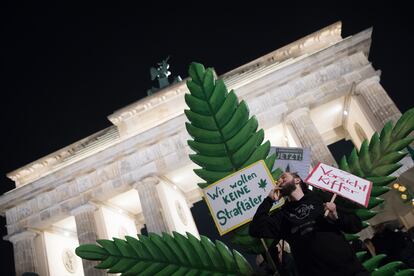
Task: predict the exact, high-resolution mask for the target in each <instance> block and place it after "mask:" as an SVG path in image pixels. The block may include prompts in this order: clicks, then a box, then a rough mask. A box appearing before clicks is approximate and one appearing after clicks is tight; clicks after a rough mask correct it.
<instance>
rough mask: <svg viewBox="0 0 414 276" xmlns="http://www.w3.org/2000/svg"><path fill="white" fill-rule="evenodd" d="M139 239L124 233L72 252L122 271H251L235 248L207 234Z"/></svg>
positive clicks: (111, 271)
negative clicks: (212, 239) (231, 248)
mask: <svg viewBox="0 0 414 276" xmlns="http://www.w3.org/2000/svg"><path fill="white" fill-rule="evenodd" d="M138 237H139V240H138V239H136V238H133V237H129V236H126V237H125V238H126V240H121V239H117V238H114V240H113V241H111V240H97V243H98V244H99V245H95V244H83V245H80V246H79V247H78V248H76V254H77V255H78V256H79V257H81V258H83V259H87V260H94V261H100V263H99V264H98V265H97V266H96V268H99V269H109V270H108V273H122V275H149V276H152V275H168V276H169V275H177V276H178V275H252V274H253V270H252V268H251V267H250V265H249V263H248V262H247V261H246V259H245V258H244V257H243V256H242V255H241V254H240V253H239V252H237V251H235V250H233V251H230V250H229V249H228V248H227V246H226V245H225V244H223V243H222V242H220V241H216V242H215V243H213V242H212V241H211V240H210V239H208V238H207V237H204V236H201V239H200V240H198V239H197V238H196V237H194V236H193V235H191V234H190V233H187V237H185V236H183V235H181V234H179V233H177V232H173V236H171V235H169V234H166V233H163V235H162V236H159V235H157V234H153V233H151V234H149V236H148V237H147V236H144V235H139V236H138Z"/></svg>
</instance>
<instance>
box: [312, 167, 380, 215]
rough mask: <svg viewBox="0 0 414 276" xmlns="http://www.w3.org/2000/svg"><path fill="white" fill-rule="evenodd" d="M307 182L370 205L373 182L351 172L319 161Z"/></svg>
mask: <svg viewBox="0 0 414 276" xmlns="http://www.w3.org/2000/svg"><path fill="white" fill-rule="evenodd" d="M305 182H306V183H308V184H310V185H312V186H315V187H316V188H320V189H322V190H326V191H329V192H332V193H335V194H337V195H340V196H343V197H345V198H347V199H349V200H352V201H354V202H356V203H358V204H361V205H364V206H365V207H367V206H368V201H369V196H370V194H371V189H372V182H370V181H368V180H366V179H363V178H360V177H358V176H356V175H353V174H350V173H349V172H345V171H342V170H340V169H337V168H335V167H331V166H328V165H325V164H323V163H319V164H318V165H316V167H315V168H314V169H313V170H312V172H311V173H310V174H309V176H308V177H307V178H306V180H305Z"/></svg>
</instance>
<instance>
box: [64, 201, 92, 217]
mask: <svg viewBox="0 0 414 276" xmlns="http://www.w3.org/2000/svg"><path fill="white" fill-rule="evenodd" d="M96 209H98V206H96V205H95V204H93V203H87V204H84V205H81V206H78V207H75V208H74V209H72V210H71V211H70V214H71V215H72V216H76V215H78V214H81V213H84V212H93V211H95V210H96Z"/></svg>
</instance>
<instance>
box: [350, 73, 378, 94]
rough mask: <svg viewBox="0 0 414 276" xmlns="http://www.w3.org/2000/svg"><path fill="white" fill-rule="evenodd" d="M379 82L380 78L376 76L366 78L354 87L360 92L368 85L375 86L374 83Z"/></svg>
mask: <svg viewBox="0 0 414 276" xmlns="http://www.w3.org/2000/svg"><path fill="white" fill-rule="evenodd" d="M379 82H380V77H379V76H378V75H375V76H372V77H370V78H367V79H365V80H363V81H361V82H359V83H358V84H357V85H356V87H355V90H357V91H358V90H360V89H364V88H366V87H367V86H369V85H372V84H375V83H379Z"/></svg>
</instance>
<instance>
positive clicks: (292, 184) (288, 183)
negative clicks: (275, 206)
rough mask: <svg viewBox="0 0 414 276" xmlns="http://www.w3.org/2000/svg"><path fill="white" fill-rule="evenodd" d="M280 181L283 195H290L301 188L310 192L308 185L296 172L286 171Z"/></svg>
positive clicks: (304, 191)
mask: <svg viewBox="0 0 414 276" xmlns="http://www.w3.org/2000/svg"><path fill="white" fill-rule="evenodd" d="M278 182H279V185H280V194H281V195H282V196H290V195H291V194H292V193H293V192H294V191H295V190H296V189H301V190H302V192H303V193H306V192H308V186H307V185H306V184H305V183H304V182H303V180H302V179H301V178H300V176H299V175H298V174H297V173H296V172H284V173H283V174H282V175H281V176H280V178H279V181H278Z"/></svg>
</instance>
